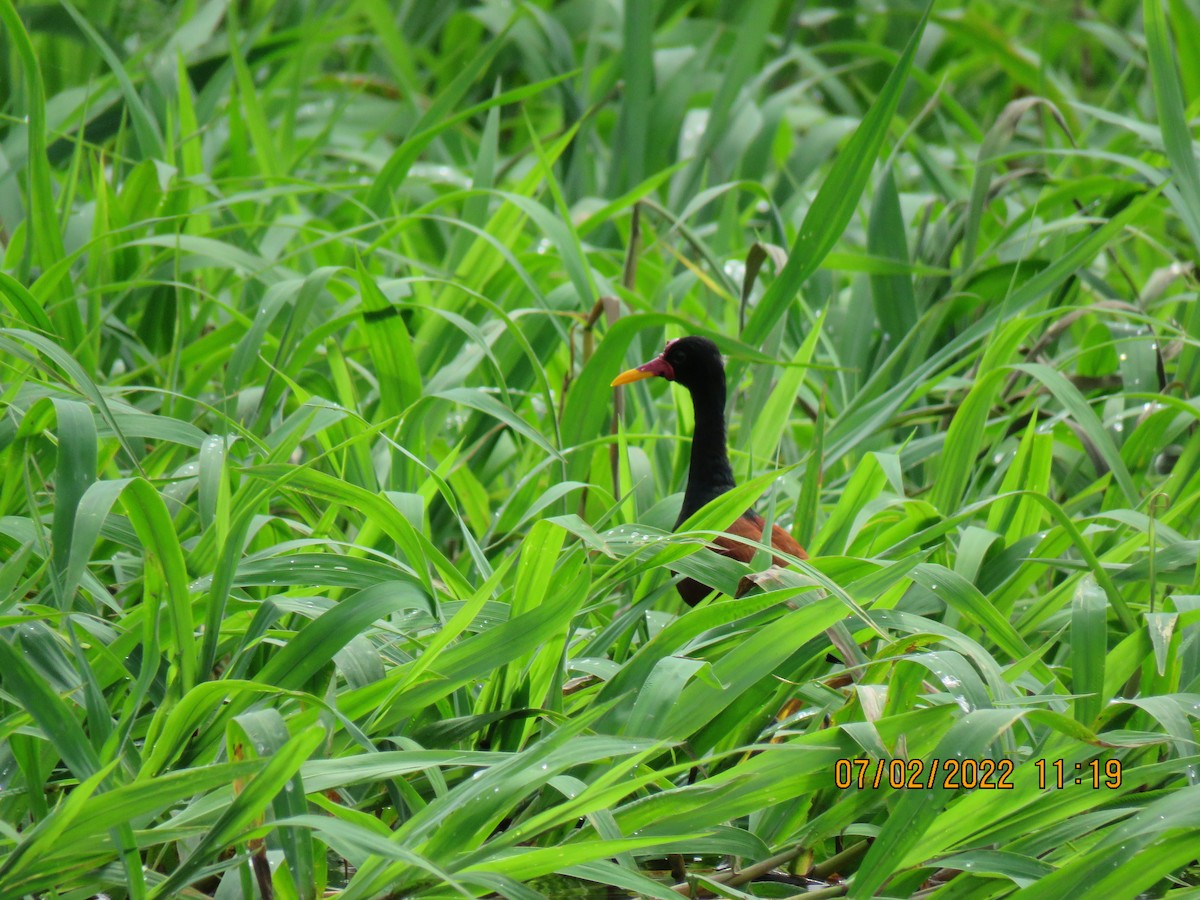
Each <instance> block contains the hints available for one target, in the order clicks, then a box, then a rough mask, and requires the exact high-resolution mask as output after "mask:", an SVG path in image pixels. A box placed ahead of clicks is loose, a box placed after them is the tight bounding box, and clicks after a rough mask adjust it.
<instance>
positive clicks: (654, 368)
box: [612, 336, 808, 606]
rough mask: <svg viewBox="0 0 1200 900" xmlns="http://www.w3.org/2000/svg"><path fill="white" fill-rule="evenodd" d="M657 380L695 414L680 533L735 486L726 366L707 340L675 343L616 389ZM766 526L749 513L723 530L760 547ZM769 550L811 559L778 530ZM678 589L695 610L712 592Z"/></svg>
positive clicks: (743, 554)
mask: <svg viewBox="0 0 1200 900" xmlns="http://www.w3.org/2000/svg"><path fill="white" fill-rule="evenodd" d="M656 375H657V376H659V377H661V378H665V379H667V381H675V382H678V383H679V384H681V385H683V386H684V387H685V388H687V389H688V392H689V393H691V395H692V408H693V410H694V411H695V416H694V419H695V423H696V427H695V432H694V433H693V434H692V451H691V463H690V464H689V466H688V480H687V487H686V488H685V489H684V492H683V507H682V508H681V509H680V510H679V518H678V519H677V520H676V522H675V527H676V528H678V527H679V526H680V525H682V524H683V522H684V521H685V520H686V519H687V518H688V517H689V516H690V515H692V513H694V512H696V510H698V509H700V508H701V507H702V506H704V504H706V503H708V502H709V501H710V500H712V499H713V498H715V497H719V496H720V495H721V494H723V493H725V492H726V491H728V490H729V489H730V488H732V487H733V486H734V481H733V469H732V468H731V467H730V465H729V452H728V450H727V449H726V446H725V363H724V361H723V360H722V359H721V351H720V350H718V349H717V345H716V344H714V343H713V342H712V341H710V340H709V339H708V338H702V337H694V336H693V337H684V338H676V339H675V340H672V341H667V346H666V348H665V349H664V350H663V352H662V353H661V354H660V355H658V356H656V357H655V358H654V359H652V360H650V362H648V363H646V364H645V365H642V366H638V367H637V368H636V369H630V370H629V371H627V372H622V373H621V374H620V375H618V376H617V377H616V378H614V379H613V382H612V384H613V387H616V386H617V385H621V384H629V383H631V382H634V381H641V380H642V379H643V378H653V377H654V376H656ZM765 526H766V522H765V521H763V517H762V516H760V515H759V514H758V513H756V512H755V511H754V510H752V509H748V510H746V511H745V512H744V513H742V515H740V516H739V517H738V518H737V519H735V520H734V522H733V524H732V525H730V526H729V527H728V528H727V529H725V530H726V532H727V533H728V534H731V535H736V536H738V537H741V538H746V539H748V540H752V541H757V542H760V543H761V542H763V528H764V527H765ZM713 543H714V544H715V545H716V546H715V547H714V548H713V549H714V550H716V551H717V552H718V553H720V554H722V555H724V556H728V557H730V558H732V559H736V560H738V561H740V562H750V561H751V560H752V559H753V558H754V548H753V547H750V546H748V545H746V544H744V543H742V542H741V541H738V540H733V539H732V538H727V537H724V536H722V537H718V538H717V539H716V540H715V541H714V542H713ZM771 546H772V547H773V548H774V549H776V550H780V551H782V552H784V553H790V554H791V555H793V556H797V557H799V558H800V559H807V558H808V555H807V554H806V553H805V552H804V549H803V548H802V547H801V546H800V545H799V544H798V543H796V540H795V538H793V537H792V536H791V535H790V534H788V533H787V532H786V531H784V530H783V529H782V528H780V527H779V526H778V525H775V526H773V527H772V528H771ZM774 562H775V564H776V565H780V566H786V565H787V564H788V563H787V560H785V559H782V558H780V557H778V556H777V557H775V558H774ZM678 589H679V596H680V597H682V598H683V601H684V602H685V603H687V604H688V605H689V606H695V605H696V604H697V603H699V602H700V601H701V600H703V599H704V598H705V597H706V596H707V595H708V594H709V593H711V592H712V590H713V589H712V588H711V587H709V586H707V585H704V584H701V583H700V582H698V581H694V580H693V579H691V578H684V579H683V580H682V581H680V582H679V584H678Z"/></svg>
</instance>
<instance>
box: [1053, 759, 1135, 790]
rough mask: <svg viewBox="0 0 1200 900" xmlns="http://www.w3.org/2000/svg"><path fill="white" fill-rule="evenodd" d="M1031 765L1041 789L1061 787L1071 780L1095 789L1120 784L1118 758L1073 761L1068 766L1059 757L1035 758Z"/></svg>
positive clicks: (1119, 762) (1111, 787) (1119, 763)
mask: <svg viewBox="0 0 1200 900" xmlns="http://www.w3.org/2000/svg"><path fill="white" fill-rule="evenodd" d="M1033 765H1034V767H1035V768H1036V769H1037V771H1038V787H1039V788H1041V789H1043V790H1044V789H1045V788H1047V787H1055V788H1059V789H1061V788H1062V786H1063V785H1064V784H1070V783H1071V782H1072V781H1074V782H1075V784H1079V785H1089V786H1091V787H1093V788H1097V789H1099V788H1102V787H1105V788H1110V789H1115V788H1119V787H1120V786H1121V761H1120V760H1119V759H1093V760H1091V761H1090V762H1079V763H1075V765H1074V766H1068V765H1067V764H1066V763H1065V762H1064V761H1063V760H1061V759H1035V760H1034V761H1033Z"/></svg>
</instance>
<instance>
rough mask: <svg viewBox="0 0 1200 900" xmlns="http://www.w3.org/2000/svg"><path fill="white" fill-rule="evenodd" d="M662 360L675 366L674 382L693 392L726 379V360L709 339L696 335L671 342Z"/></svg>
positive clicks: (673, 367)
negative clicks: (695, 389)
mask: <svg viewBox="0 0 1200 900" xmlns="http://www.w3.org/2000/svg"><path fill="white" fill-rule="evenodd" d="M659 358H660V359H662V360H664V361H665V362H666V363H667V364H668V365H669V366H670V367H671V371H672V377H671V378H670V380H671V381H677V382H679V383H680V384H681V385H683V386H684V387H685V388H688V389H689V390H691V389H693V388H698V387H707V386H709V385H711V384H712V383H713V381H714V380H720V381H722V382H723V381H724V380H725V360H724V359H722V358H721V351H720V350H718V349H717V345H716V344H714V343H713V342H712V341H710V340H709V339H708V338H705V337H695V336H692V337H682V338H676V339H675V340H673V341H667V346H666V348H665V349H664V350H663V352H662V356H660V357H659Z"/></svg>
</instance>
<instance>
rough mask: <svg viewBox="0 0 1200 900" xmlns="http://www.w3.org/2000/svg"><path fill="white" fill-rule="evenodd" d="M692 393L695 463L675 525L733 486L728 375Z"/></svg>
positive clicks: (720, 375) (721, 375)
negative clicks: (727, 416)
mask: <svg viewBox="0 0 1200 900" xmlns="http://www.w3.org/2000/svg"><path fill="white" fill-rule="evenodd" d="M691 394H692V410H693V413H694V417H695V420H696V430H695V432H694V433H693V434H692V461H691V465H690V466H689V468H688V480H687V488H686V489H685V490H684V492H683V507H682V508H681V509H680V510H679V521H678V522H676V526H678V525H679V524H681V523H682V522H683V521H684V519H686V518H688V517H689V516H690V515H692V513H694V512H696V510H698V509H700V507H702V506H704V504H705V503H707V502H708V501H709V500H712V499H713V498H714V497H719V496H720V495H721V494H723V493H725V492H726V491H727V490H729V489H730V488H732V487H733V486H734V481H733V468H732V467H731V466H730V465H729V452H728V450H726V448H725V373H724V372H723V371H718V372H716V373H714V377H713V379H712V380H711V381H710V382H709V383H708V384H705V385H698V386H696V387H694V388H692V389H691Z"/></svg>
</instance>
